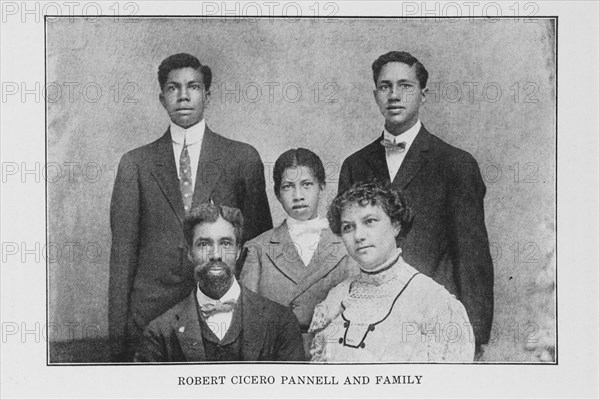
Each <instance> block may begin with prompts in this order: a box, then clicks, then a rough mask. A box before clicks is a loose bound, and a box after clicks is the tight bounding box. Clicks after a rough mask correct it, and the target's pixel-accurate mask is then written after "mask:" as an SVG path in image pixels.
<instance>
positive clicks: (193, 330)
mask: <svg viewBox="0 0 600 400" xmlns="http://www.w3.org/2000/svg"><path fill="white" fill-rule="evenodd" d="M175 334H176V335H177V340H179V344H180V345H181V350H182V351H183V354H184V356H185V359H186V360H188V361H204V360H205V358H206V357H205V355H204V344H203V342H202V332H201V330H200V321H199V320H198V308H197V305H196V292H195V291H194V292H192V294H191V295H190V296H189V297H188V298H187V303H186V306H185V308H184V309H183V310H182V313H181V315H179V320H178V321H177V325H176V326H175Z"/></svg>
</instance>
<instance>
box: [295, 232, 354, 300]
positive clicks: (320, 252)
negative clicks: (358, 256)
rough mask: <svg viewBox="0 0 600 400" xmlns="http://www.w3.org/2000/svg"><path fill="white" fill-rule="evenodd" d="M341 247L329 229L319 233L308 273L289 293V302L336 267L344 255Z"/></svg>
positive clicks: (342, 245)
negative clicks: (319, 237) (317, 243)
mask: <svg viewBox="0 0 600 400" xmlns="http://www.w3.org/2000/svg"><path fill="white" fill-rule="evenodd" d="M343 247H344V244H343V243H342V240H341V239H340V238H339V237H338V236H336V235H335V234H334V233H333V232H332V231H331V229H329V228H328V229H323V230H322V231H321V239H320V240H319V245H318V247H317V250H316V251H315V253H314V254H313V257H312V259H311V260H310V264H308V270H309V271H310V273H309V275H308V276H305V277H304V278H303V279H302V280H301V281H300V282H299V284H298V286H297V287H296V289H295V290H294V291H293V293H291V296H290V302H292V301H294V300H295V299H296V298H298V297H299V296H301V295H302V293H304V292H305V291H306V290H307V289H309V288H310V287H311V286H312V285H314V284H315V283H317V282H318V281H320V280H321V279H322V278H323V277H324V276H326V275H327V274H329V273H330V272H331V271H332V270H333V269H334V268H335V267H337V265H338V264H339V263H340V261H341V260H342V258H344V256H345V255H346V252H345V251H343Z"/></svg>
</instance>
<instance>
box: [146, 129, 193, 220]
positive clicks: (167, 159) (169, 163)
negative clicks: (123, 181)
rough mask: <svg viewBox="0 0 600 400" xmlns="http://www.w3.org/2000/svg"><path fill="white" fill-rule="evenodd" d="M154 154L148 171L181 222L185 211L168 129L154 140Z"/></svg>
mask: <svg viewBox="0 0 600 400" xmlns="http://www.w3.org/2000/svg"><path fill="white" fill-rule="evenodd" d="M155 154H156V158H155V159H154V166H153V168H152V169H151V171H150V173H151V174H152V176H154V179H156V182H157V183H158V186H159V187H160V189H161V191H162V192H163V194H164V195H165V197H166V198H167V200H168V202H169V204H170V205H171V208H172V209H173V211H174V212H175V214H176V215H177V218H178V219H179V222H180V223H182V224H183V219H184V218H185V211H184V209H183V199H182V197H181V189H180V188H179V177H178V176H177V167H176V166H175V157H174V156H173V144H172V140H171V132H170V130H169V129H167V131H166V132H165V134H164V135H163V136H162V137H161V138H160V139H158V140H157V141H156V152H155Z"/></svg>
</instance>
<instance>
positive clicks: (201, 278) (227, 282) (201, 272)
mask: <svg viewBox="0 0 600 400" xmlns="http://www.w3.org/2000/svg"><path fill="white" fill-rule="evenodd" d="M213 268H214V269H213ZM194 278H195V279H196V282H198V285H199V286H200V288H201V289H202V291H203V292H204V293H205V294H206V295H208V296H210V297H212V298H214V299H220V298H221V297H222V296H223V295H224V294H225V293H226V292H227V290H229V288H230V287H231V283H232V281H233V272H232V270H231V268H230V267H229V265H227V264H226V263H224V262H223V261H208V262H205V263H204V264H200V265H198V266H197V267H196V268H194Z"/></svg>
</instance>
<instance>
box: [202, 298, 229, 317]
mask: <svg viewBox="0 0 600 400" xmlns="http://www.w3.org/2000/svg"><path fill="white" fill-rule="evenodd" d="M235 304H236V303H235V300H226V301H224V302H221V301H219V300H217V303H216V304H211V303H206V304H202V305H201V306H200V312H201V313H202V316H203V317H204V319H208V318H210V317H212V316H213V315H215V314H219V313H226V312H230V311H233V310H234V309H235Z"/></svg>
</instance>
